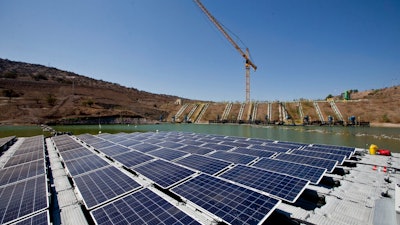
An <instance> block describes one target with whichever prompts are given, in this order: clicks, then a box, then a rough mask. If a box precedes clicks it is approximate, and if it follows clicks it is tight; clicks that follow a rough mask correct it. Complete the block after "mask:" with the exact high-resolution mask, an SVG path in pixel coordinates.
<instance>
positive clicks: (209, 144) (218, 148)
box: [201, 143, 235, 151]
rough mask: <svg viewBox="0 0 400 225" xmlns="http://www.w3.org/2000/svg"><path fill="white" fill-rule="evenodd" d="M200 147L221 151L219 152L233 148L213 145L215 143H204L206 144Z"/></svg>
mask: <svg viewBox="0 0 400 225" xmlns="http://www.w3.org/2000/svg"><path fill="white" fill-rule="evenodd" d="M201 147H205V148H211V149H213V150H221V151H228V150H231V149H233V148H235V147H233V146H229V145H222V144H215V143H206V144H204V145H202V146H201Z"/></svg>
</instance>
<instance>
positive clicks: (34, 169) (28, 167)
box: [0, 160, 45, 186]
mask: <svg viewBox="0 0 400 225" xmlns="http://www.w3.org/2000/svg"><path fill="white" fill-rule="evenodd" d="M44 173H45V168H44V162H43V160H37V161H32V162H28V163H24V164H20V165H16V166H11V167H7V168H4V169H1V170H0V186H2V185H6V184H10V183H13V182H16V181H19V180H24V179H27V178H31V177H35V176H38V175H41V174H44Z"/></svg>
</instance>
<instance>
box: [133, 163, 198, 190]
mask: <svg viewBox="0 0 400 225" xmlns="http://www.w3.org/2000/svg"><path fill="white" fill-rule="evenodd" d="M134 170H135V171H136V172H138V173H140V174H142V175H143V176H145V177H147V178H149V179H150V180H152V181H154V182H155V183H156V184H158V185H159V186H161V187H162V188H165V189H167V188H169V187H170V186H172V185H174V184H175V183H177V182H180V181H182V180H184V179H186V178H188V177H190V176H192V175H193V174H195V173H196V172H195V171H193V170H189V169H186V168H184V167H182V166H179V165H176V164H173V163H171V162H167V161H164V160H156V161H152V162H150V163H146V164H143V165H141V166H138V167H136V168H134Z"/></svg>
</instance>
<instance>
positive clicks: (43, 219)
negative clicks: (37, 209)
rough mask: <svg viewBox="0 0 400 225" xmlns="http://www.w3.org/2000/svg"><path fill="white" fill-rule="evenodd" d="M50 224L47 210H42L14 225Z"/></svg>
mask: <svg viewBox="0 0 400 225" xmlns="http://www.w3.org/2000/svg"><path fill="white" fill-rule="evenodd" d="M48 224H50V217H49V211H48V210H46V211H43V212H41V213H39V214H37V215H34V216H31V217H28V218H27V219H24V220H21V221H19V222H18V223H16V224H14V225H48Z"/></svg>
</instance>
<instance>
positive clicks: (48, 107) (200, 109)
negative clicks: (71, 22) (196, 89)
mask: <svg viewBox="0 0 400 225" xmlns="http://www.w3.org/2000/svg"><path fill="white" fill-rule="evenodd" d="M299 97H301V96H299ZM177 99H181V100H182V105H179V104H175V102H176V100H177ZM332 99H333V100H334V105H335V106H336V108H337V109H338V111H339V112H340V114H341V115H339V114H338V113H337V112H336V111H335V110H334V107H333V106H332V103H331V102H329V101H325V100H319V101H313V100H312V101H309V100H301V101H296V102H276V101H275V102H269V101H263V102H256V103H250V104H244V103H240V102H235V103H232V102H225V103H213V102H208V103H207V102H200V101H195V100H190V99H184V98H181V97H177V96H170V95H162V94H153V93H149V92H145V91H140V90H138V89H136V88H127V87H123V86H121V85H119V84H115V83H110V82H105V81H100V80H95V79H92V78H89V77H85V76H82V75H78V74H75V73H72V72H67V71H62V70H59V69H56V68H49V67H45V66H41V65H35V64H29V63H21V62H13V61H9V60H3V59H0V110H1V114H0V125H1V124H42V123H47V124H52V123H57V124H88V123H89V124H90V123H92V124H96V123H99V122H100V123H102V124H104V123H154V122H157V121H160V119H162V120H163V121H167V122H182V121H186V120H187V121H190V122H196V123H208V122H209V121H214V122H222V121H226V122H233V123H238V122H239V123H243V122H244V123H246V122H249V121H250V120H252V121H253V122H254V121H259V122H261V123H266V122H267V121H266V118H268V120H269V121H268V122H270V123H274V124H275V123H276V124H282V123H284V124H302V123H303V121H304V120H303V119H304V116H308V117H309V118H310V123H311V124H320V122H321V121H328V118H329V117H331V118H333V120H334V121H335V122H340V121H342V122H344V123H347V122H348V118H349V117H352V116H353V117H355V118H356V120H357V121H366V122H370V123H371V124H372V125H378V126H383V125H385V126H386V125H389V124H390V125H395V126H399V125H400V86H394V87H389V88H383V89H376V90H367V91H360V92H358V91H356V92H353V93H351V99H350V100H342V99H341V97H340V96H332ZM228 109H229V110H228ZM288 115H289V117H290V119H287V118H289V117H288ZM175 116H177V117H176V118H175ZM172 117H174V118H175V119H172ZM340 117H342V118H343V120H341V118H340Z"/></svg>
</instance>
